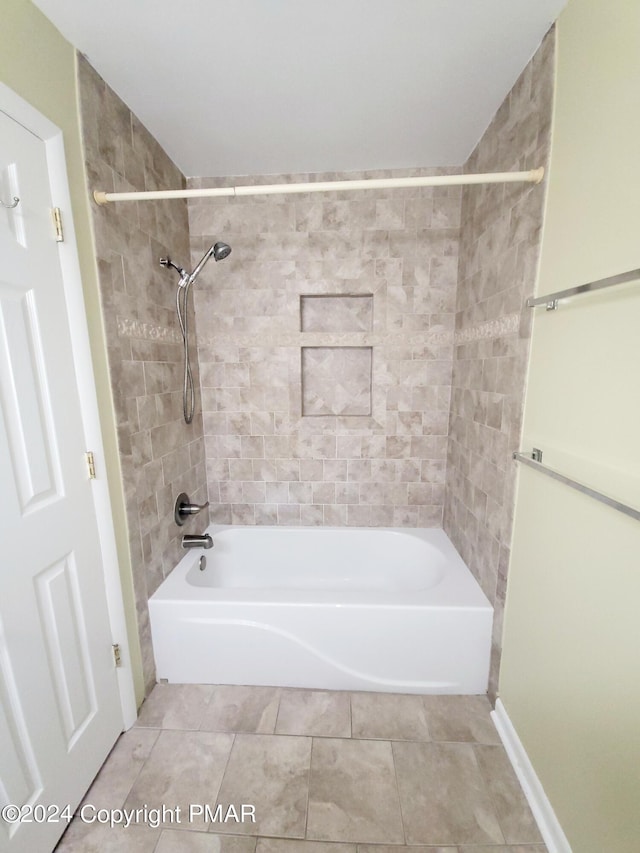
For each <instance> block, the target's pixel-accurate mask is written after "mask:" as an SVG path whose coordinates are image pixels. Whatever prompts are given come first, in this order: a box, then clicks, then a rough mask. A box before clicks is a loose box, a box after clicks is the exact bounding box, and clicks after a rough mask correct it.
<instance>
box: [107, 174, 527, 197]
mask: <svg viewBox="0 0 640 853" xmlns="http://www.w3.org/2000/svg"><path fill="white" fill-rule="evenodd" d="M543 177H544V167H542V166H541V167H540V168H539V169H531V170H530V171H528V172H488V173H485V174H481V175H434V176H431V177H423V178H369V179H365V180H362V181H317V182H315V183H304V184H263V185H260V184H254V185H251V186H244V187H211V188H209V189H198V190H151V191H147V192H131V193H107V192H101V191H100V190H96V191H95V192H94V193H93V198H94V200H95V201H96V202H97V203H98V204H108V203H109V202H112V201H154V200H157V199H163V198H221V197H225V196H227V197H228V196H243V195H280V194H283V195H284V194H290V193H324V192H335V191H337V192H342V191H345V190H384V189H398V188H400V187H454V186H466V185H470V184H509V183H517V182H523V183H530V184H539V183H540V181H541V180H542V179H543Z"/></svg>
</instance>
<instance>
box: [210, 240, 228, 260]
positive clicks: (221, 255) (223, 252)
mask: <svg viewBox="0 0 640 853" xmlns="http://www.w3.org/2000/svg"><path fill="white" fill-rule="evenodd" d="M209 251H210V252H213V257H214V258H215V259H216V261H224V259H225V258H228V257H229V255H230V254H231V246H230V245H229V244H228V243H216V244H215V245H214V247H213V248H212V249H210V250H209Z"/></svg>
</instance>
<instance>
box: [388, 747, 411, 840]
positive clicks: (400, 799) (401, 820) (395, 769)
mask: <svg viewBox="0 0 640 853" xmlns="http://www.w3.org/2000/svg"><path fill="white" fill-rule="evenodd" d="M389 747H390V749H391V763H392V764H393V774H394V776H395V780H396V793H397V795H398V809H399V811H400V825H401V826H402V837H403V839H404V844H405V846H406V845H407V830H406V829H405V825H404V814H403V812H402V797H401V796H400V784H399V782H398V768H397V767H396V757H395V755H394V752H393V741H389Z"/></svg>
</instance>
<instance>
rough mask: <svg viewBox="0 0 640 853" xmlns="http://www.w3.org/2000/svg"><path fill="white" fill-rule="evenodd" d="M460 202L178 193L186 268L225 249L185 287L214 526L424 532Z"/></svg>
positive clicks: (441, 414) (437, 492) (386, 196)
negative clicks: (186, 230)
mask: <svg viewBox="0 0 640 853" xmlns="http://www.w3.org/2000/svg"><path fill="white" fill-rule="evenodd" d="M446 171H455V170H449V169H447V170H446ZM439 172H440V170H412V171H394V172H368V173H342V174H334V173H331V174H314V175H278V176H274V175H269V176H262V177H258V178H256V177H252V178H250V179H247V178H246V177H245V178H235V177H231V178H224V179H197V180H190V181H189V186H190V187H196V186H219V185H238V184H242V183H248V182H251V183H284V182H298V181H317V180H320V181H324V180H341V179H345V180H349V179H357V178H361V177H380V176H384V177H387V176H399V177H404V176H407V175H422V174H434V173H436V174H438V173H439ZM460 204H461V192H460V190H459V189H458V188H438V189H433V188H411V189H401V190H391V191H366V192H347V193H339V194H338V193H330V194H324V193H323V194H322V195H312V194H305V195H298V196H265V197H252V198H247V197H244V198H243V197H236V198H232V199H227V198H224V199H207V200H190V201H189V226H190V234H191V245H192V262H195V260H197V259H198V258H199V257H200V256H201V254H202V252H203V251H204V250H205V249H206V248H207V247H208V246H210V245H211V243H213V242H215V240H216V239H224V240H225V241H226V242H228V243H230V244H231V245H232V247H233V249H234V251H233V253H232V254H231V256H230V257H229V259H228V260H226V261H224V264H222V263H220V264H217V265H214V264H210V265H209V266H208V267H207V268H206V269H205V270H204V271H203V273H202V275H201V277H200V279H199V280H198V284H197V286H196V293H195V303H196V323H197V334H198V353H199V360H200V371H201V382H202V408H203V421H204V435H205V447H206V457H207V474H208V483H209V499H210V501H211V503H212V509H211V514H212V519H213V520H214V521H216V522H222V523H238V524H303V525H313V524H325V525H357V526H363V525H364V526H369V525H373V526H384V525H389V526H408V527H415V526H419V527H433V526H440V525H441V523H442V509H443V502H444V482H445V461H446V453H447V432H448V419H449V403H450V393H451V372H452V355H453V347H452V331H453V323H454V309H455V290H456V278H457V267H458V241H459V221H460ZM194 259H195V260H194Z"/></svg>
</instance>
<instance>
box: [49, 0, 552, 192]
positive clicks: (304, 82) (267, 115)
mask: <svg viewBox="0 0 640 853" xmlns="http://www.w3.org/2000/svg"><path fill="white" fill-rule="evenodd" d="M35 3H36V5H37V6H38V7H39V8H40V9H41V10H42V11H43V12H44V13H45V15H47V17H48V18H50V20H51V21H53V23H54V24H55V25H56V26H57V27H58V29H59V30H60V31H61V32H62V33H63V35H65V36H66V38H67V39H68V40H69V41H70V42H72V44H74V45H75V46H76V47H77V48H78V49H79V50H80V51H81V52H82V53H85V54H86V55H87V57H88V59H89V61H90V62H91V64H92V65H93V66H94V67H95V68H96V70H97V71H98V72H99V73H100V74H101V75H102V76H103V77H104V79H105V80H106V81H107V83H109V85H110V86H111V87H112V88H113V89H115V91H116V92H117V93H118V94H119V95H120V97H121V98H122V99H123V100H124V101H125V102H126V103H127V104H128V105H129V107H130V108H131V109H132V110H133V111H134V112H135V113H136V114H137V115H138V117H139V118H140V119H141V120H142V122H143V123H144V124H145V125H146V126H147V128H148V129H149V130H150V131H151V132H152V133H153V135H154V136H155V137H156V138H157V139H158V141H159V142H160V143H161V145H162V146H163V147H164V148H165V150H166V151H167V153H168V154H169V155H170V157H171V158H172V159H173V160H174V161H175V163H176V164H177V165H178V166H179V168H180V169H181V170H182V171H183V173H184V174H185V175H187V176H194V175H242V174H273V173H289V172H322V171H343V170H359V169H376V168H399V167H405V166H436V165H459V164H462V163H463V162H464V161H465V160H466V158H467V157H468V155H469V154H470V153H471V151H472V150H473V148H474V147H475V145H476V143H477V141H478V140H479V139H480V137H481V136H482V134H483V132H484V130H485V129H486V127H487V125H488V124H489V122H490V121H491V119H492V117H493V115H494V114H495V112H496V110H497V108H498V107H499V106H500V104H501V102H502V100H503V99H504V96H505V95H506V94H507V92H508V91H509V89H510V88H511V86H512V85H513V83H514V82H515V81H516V79H517V77H518V75H519V74H520V72H521V71H522V69H523V68H524V67H525V65H526V64H527V62H528V61H529V59H530V58H531V56H532V55H533V53H534V52H535V50H536V48H537V47H538V45H539V44H540V41H541V39H542V37H543V35H544V33H545V32H546V31H547V29H548V28H549V26H550V25H551V24H552V22H553V21H554V20H555V18H556V17H557V15H558V13H559V12H560V10H561V9H562V7H563V6H564V5H565V3H566V0H35Z"/></svg>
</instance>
